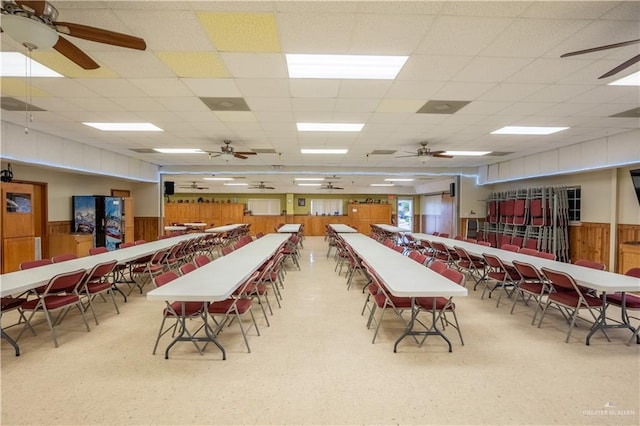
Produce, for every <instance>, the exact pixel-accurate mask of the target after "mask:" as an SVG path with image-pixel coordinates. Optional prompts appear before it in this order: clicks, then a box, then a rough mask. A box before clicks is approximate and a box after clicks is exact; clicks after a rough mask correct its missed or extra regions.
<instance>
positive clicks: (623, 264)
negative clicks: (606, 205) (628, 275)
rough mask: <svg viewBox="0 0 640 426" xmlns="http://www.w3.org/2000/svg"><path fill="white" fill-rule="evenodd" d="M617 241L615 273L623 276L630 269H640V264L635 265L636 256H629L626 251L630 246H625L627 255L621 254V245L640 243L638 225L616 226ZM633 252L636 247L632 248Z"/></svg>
mask: <svg viewBox="0 0 640 426" xmlns="http://www.w3.org/2000/svg"><path fill="white" fill-rule="evenodd" d="M617 238H618V239H617V241H618V247H617V250H618V257H617V260H618V262H617V263H618V265H617V267H618V269H617V271H616V272H618V273H620V274H624V273H625V272H627V271H628V270H629V269H631V268H632V267H634V268H635V267H640V263H637V259H638V255H637V254H636V255H631V254H630V253H629V252H628V250H629V248H630V246H628V245H626V250H627V253H626V254H625V255H623V254H622V244H623V243H626V242H631V241H640V225H626V224H618V229H617ZM633 249H634V250H636V249H637V246H635V247H633Z"/></svg>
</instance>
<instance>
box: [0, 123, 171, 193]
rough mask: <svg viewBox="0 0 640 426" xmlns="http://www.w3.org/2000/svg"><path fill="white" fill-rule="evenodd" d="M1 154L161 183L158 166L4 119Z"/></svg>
mask: <svg viewBox="0 0 640 426" xmlns="http://www.w3.org/2000/svg"><path fill="white" fill-rule="evenodd" d="M1 140H2V143H1V144H0V145H1V146H0V157H1V158H2V159H3V160H5V161H20V162H23V163H28V164H33V165H41V166H48V167H55V168H59V169H65V170H72V171H79V172H86V173H90V174H94V175H103V176H109V177H119V178H123V179H131V180H135V181H141V182H158V181H159V174H158V166H157V165H155V164H152V163H149V162H146V161H141V160H138V159H136V158H132V157H127V156H126V155H122V154H118V153H115V152H112V151H106V150H104V149H100V148H96V147H94V146H91V145H85V144H83V143H79V142H75V141H72V140H69V139H64V138H60V137H58V136H53V135H50V134H47V133H43V132H39V131H37V130H33V129H31V130H29V133H28V134H27V133H25V131H24V127H21V126H17V125H15V124H12V123H8V122H6V121H3V122H2V139H1Z"/></svg>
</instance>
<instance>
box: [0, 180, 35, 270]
mask: <svg viewBox="0 0 640 426" xmlns="http://www.w3.org/2000/svg"><path fill="white" fill-rule="evenodd" d="M0 188H1V189H2V191H1V192H2V199H1V201H0V203H1V204H0V211H1V214H0V218H1V219H0V221H1V222H2V273H7V272H13V271H17V270H18V267H19V265H20V263H22V262H26V261H29V260H34V259H35V239H34V238H35V226H34V214H33V211H34V205H33V203H34V201H35V200H34V190H33V185H29V184H22V183H8V182H2V185H1V187H0Z"/></svg>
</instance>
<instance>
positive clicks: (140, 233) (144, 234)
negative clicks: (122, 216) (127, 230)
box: [133, 216, 160, 241]
mask: <svg viewBox="0 0 640 426" xmlns="http://www.w3.org/2000/svg"><path fill="white" fill-rule="evenodd" d="M159 226H160V218H159V217H156V216H136V217H134V218H133V227H134V232H135V233H134V235H135V239H136V240H145V241H156V240H157V239H158V233H159V232H160V230H159V229H160V228H159Z"/></svg>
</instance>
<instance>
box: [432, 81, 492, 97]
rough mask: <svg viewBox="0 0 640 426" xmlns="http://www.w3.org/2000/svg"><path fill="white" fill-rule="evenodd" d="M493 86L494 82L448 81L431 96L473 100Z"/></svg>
mask: <svg viewBox="0 0 640 426" xmlns="http://www.w3.org/2000/svg"><path fill="white" fill-rule="evenodd" d="M495 87H496V85H495V84H494V83H475V82H473V83H472V82H469V83H466V82H450V83H445V84H444V85H442V87H440V88H439V89H438V91H437V92H436V93H435V94H434V95H433V96H432V97H433V98H434V99H450V100H452V101H473V100H475V99H478V98H480V97H481V96H482V95H483V94H484V93H486V92H487V91H489V90H491V89H492V88H495Z"/></svg>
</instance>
